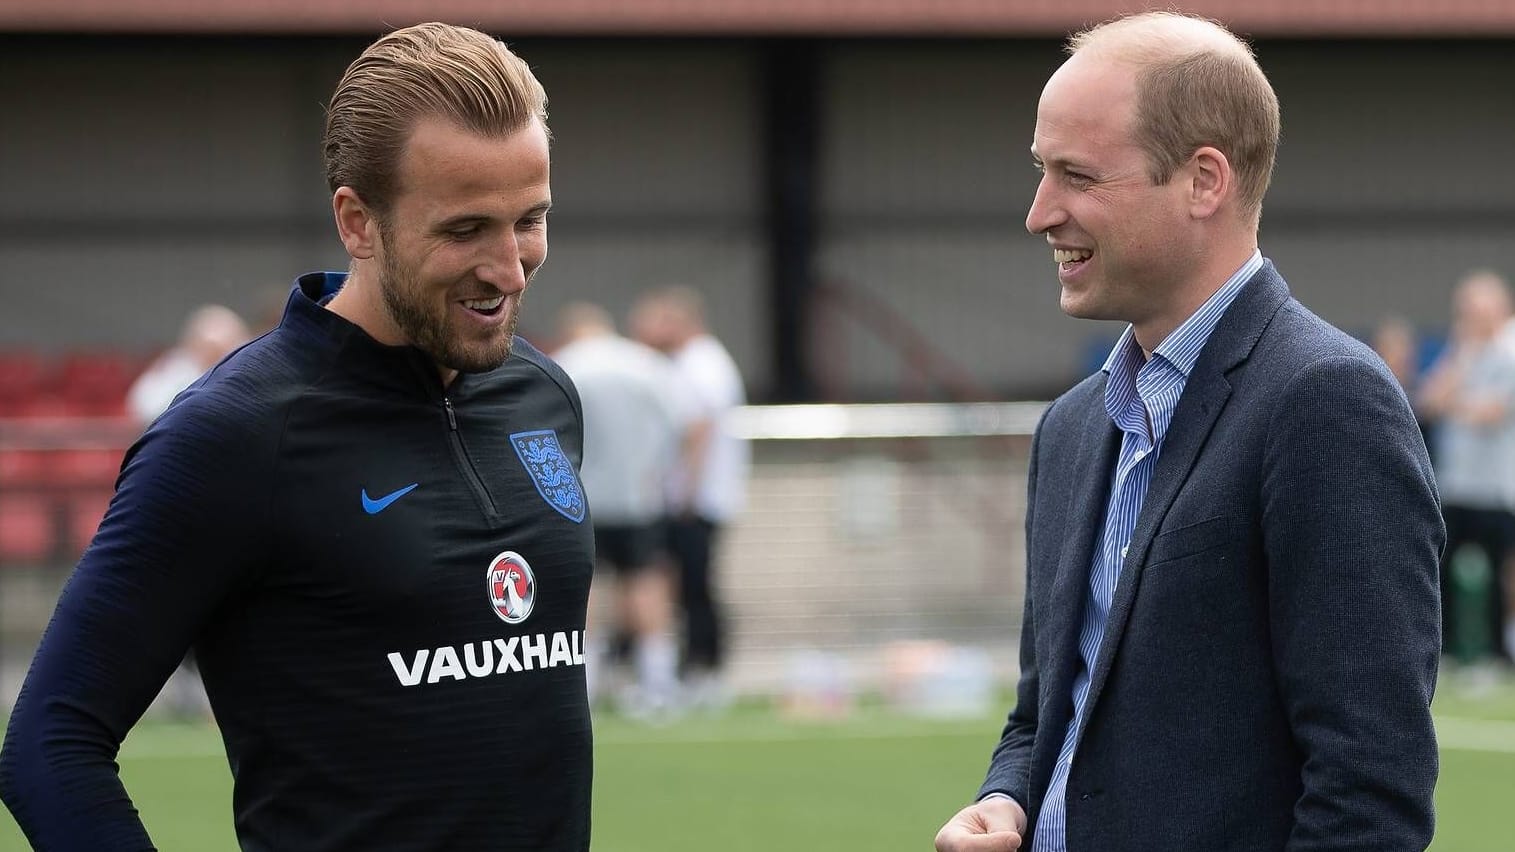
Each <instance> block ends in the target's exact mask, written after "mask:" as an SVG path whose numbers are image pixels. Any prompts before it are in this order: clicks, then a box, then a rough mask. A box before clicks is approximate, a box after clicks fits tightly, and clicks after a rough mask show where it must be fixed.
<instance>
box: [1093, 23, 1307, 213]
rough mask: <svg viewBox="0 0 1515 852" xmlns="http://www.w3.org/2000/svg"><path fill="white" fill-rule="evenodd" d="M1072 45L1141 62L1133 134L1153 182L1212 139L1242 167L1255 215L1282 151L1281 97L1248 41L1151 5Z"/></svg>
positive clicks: (1111, 58) (1241, 179)
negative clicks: (1145, 157) (1153, 10)
mask: <svg viewBox="0 0 1515 852" xmlns="http://www.w3.org/2000/svg"><path fill="white" fill-rule="evenodd" d="M1068 52H1069V53H1070V54H1072V55H1073V56H1074V59H1072V60H1070V62H1074V61H1095V62H1114V63H1121V64H1126V65H1130V66H1131V67H1132V70H1133V71H1134V72H1135V75H1136V110H1135V120H1134V127H1133V128H1132V135H1133V138H1134V140H1135V141H1136V143H1137V144H1138V145H1139V146H1140V147H1141V148H1142V150H1143V151H1145V152H1146V154H1147V158H1148V160H1149V162H1150V164H1151V170H1152V172H1151V177H1152V180H1153V182H1154V183H1157V184H1165V183H1167V182H1168V179H1169V178H1170V177H1172V175H1173V173H1174V171H1175V170H1177V168H1178V167H1179V166H1181V165H1183V164H1184V163H1185V162H1187V161H1188V160H1189V158H1190V157H1192V156H1193V155H1194V152H1195V151H1197V150H1199V149H1200V148H1202V147H1205V146H1210V147H1213V148H1215V149H1216V150H1218V151H1220V152H1221V153H1222V154H1224V155H1225V156H1226V159H1227V160H1228V161H1229V162H1230V164H1231V168H1232V169H1233V170H1234V171H1235V173H1236V177H1237V183H1238V188H1237V199H1238V201H1239V203H1240V206H1241V209H1242V210H1243V211H1244V212H1245V213H1247V214H1248V215H1249V216H1250V217H1251V218H1253V219H1254V220H1255V219H1256V218H1257V217H1258V216H1260V215H1261V212H1262V201H1263V196H1264V195H1265V194H1266V193H1267V191H1268V183H1269V182H1270V181H1271V180H1272V177H1273V161H1274V157H1275V156H1276V154H1277V151H1278V135H1279V114H1278V96H1277V95H1275V94H1274V92H1273V87H1272V85H1270V84H1269V83H1268V78H1267V77H1266V76H1265V75H1264V74H1263V72H1262V68H1260V67H1259V66H1258V64H1257V59H1256V58H1255V57H1254V56H1253V54H1252V49H1251V48H1250V47H1248V46H1247V44H1246V42H1243V41H1242V40H1241V39H1239V38H1237V37H1236V36H1235V35H1233V34H1232V33H1231V32H1230V31H1229V30H1227V29H1225V28H1224V27H1222V26H1220V25H1219V24H1217V23H1215V22H1213V21H1208V20H1205V19H1203V18H1196V17H1191V16H1188V15H1180V14H1177V13H1173V12H1145V13H1142V14H1139V15H1131V16H1129V17H1125V18H1119V19H1116V20H1114V21H1111V22H1109V23H1106V24H1101V25H1100V26H1097V27H1094V28H1093V29H1090V30H1086V31H1084V32H1081V33H1078V34H1077V35H1075V36H1073V37H1072V38H1071V39H1070V40H1069V41H1068Z"/></svg>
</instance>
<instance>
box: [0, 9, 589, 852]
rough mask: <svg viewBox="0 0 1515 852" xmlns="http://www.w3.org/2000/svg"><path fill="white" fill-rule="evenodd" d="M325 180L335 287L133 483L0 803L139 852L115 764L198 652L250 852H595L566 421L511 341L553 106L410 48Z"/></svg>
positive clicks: (222, 375)
mask: <svg viewBox="0 0 1515 852" xmlns="http://www.w3.org/2000/svg"><path fill="white" fill-rule="evenodd" d="M323 151H324V154H325V164H326V176H327V182H328V186H329V188H330V191H331V193H332V196H331V199H332V202H331V203H332V211H333V216H334V219H335V223H336V226H337V233H338V236H339V237H340V239H341V241H342V244H343V246H344V247H345V249H346V251H347V253H348V255H349V257H350V258H351V262H350V266H349V269H348V272H347V273H345V274H343V273H335V272H329V273H320V272H317V273H311V274H308V275H305V276H302V277H301V278H300V279H299V280H298V282H297V283H296V285H295V287H294V289H293V291H292V292H291V293H290V295H289V299H288V305H287V307H286V309H285V313H284V317H283V320H282V321H281V323H280V325H279V327H278V328H277V329H275V330H274V331H272V332H271V333H269V334H267V335H264V336H263V337H260V338H259V339H258V340H257V341H255V342H253V343H251V344H249V345H247V346H245V347H243V348H242V349H240V350H238V351H237V352H236V353H235V354H234V355H232V356H231V357H230V358H227V359H226V360H224V361H222V362H221V363H220V364H219V365H218V366H217V367H216V368H214V370H212V372H211V373H210V374H208V375H207V376H206V377H204V378H203V379H201V380H199V381H198V382H196V383H195V384H194V385H193V386H192V387H191V388H190V389H189V390H187V391H186V392H185V393H184V394H182V395H181V396H179V398H178V399H177V400H176V401H175V402H174V403H173V404H172V405H171V406H170V407H169V409H168V410H167V411H166V412H164V414H163V415H162V416H161V417H159V418H158V419H157V420H156V421H155V422H154V423H153V425H152V426H150V427H149V428H148V430H147V432H146V433H145V435H144V436H143V437H142V438H141V439H140V440H139V441H138V442H137V443H136V444H135V445H134V446H133V447H132V448H131V449H130V451H129V452H128V454H127V458H126V461H125V463H124V467H123V470H122V473H121V476H120V479H119V482H118V487H117V491H116V494H115V498H114V501H113V502H112V504H111V507H110V510H109V511H108V513H107V514H106V517H105V520H104V522H103V523H102V525H101V527H100V530H99V532H98V534H97V535H96V536H95V539H94V542H93V544H92V545H91V546H90V548H89V550H88V551H87V552H86V553H85V555H84V557H83V559H82V560H81V561H80V563H79V565H78V567H77V568H76V569H75V571H74V573H73V576H72V577H71V579H70V580H69V582H68V585H67V587H66V588H65V589H64V591H63V594H62V596H61V597H60V599H59V601H58V606H57V610H56V612H55V613H54V615H53V619H52V622H51V624H50V626H49V627H48V629H47V632H46V634H45V635H44V637H43V640H42V644H41V646H40V647H39V648H38V650H37V654H36V657H35V659H34V660H33V663H32V668H31V671H30V673H29V674H28V675H27V679H26V682H25V685H24V686H23V687H22V689H21V692H20V695H19V697H18V699H17V703H16V707H15V712H14V714H13V715H12V716H11V718H10V723H9V730H8V732H7V734H6V738H5V745H4V750H3V753H0V796H3V798H4V800H5V803H6V804H7V805H8V806H9V807H10V809H11V811H12V813H14V814H15V816H16V821H17V823H18V824H19V825H20V826H21V828H22V830H23V831H25V832H26V835H27V837H28V839H29V840H30V841H31V842H32V843H33V845H35V846H36V847H37V848H39V849H44V850H84V849H88V850H91V851H92V852H108V850H126V849H131V850H139V849H149V848H152V843H151V841H150V840H149V838H148V834H147V831H146V829H145V828H144V826H143V824H142V822H141V820H140V818H139V816H138V814H137V812H136V810H135V809H134V808H133V806H132V802H131V799H130V798H129V796H128V795H127V793H126V791H125V790H124V789H123V787H122V784H121V781H120V778H119V777H118V776H117V767H116V764H115V763H114V758H115V756H116V753H117V750H118V748H119V746H120V744H121V741H122V739H123V738H125V737H126V735H127V732H128V731H129V730H130V729H131V727H132V726H133V724H135V723H136V721H137V719H138V718H139V717H140V716H141V714H142V712H143V710H144V708H145V707H146V706H147V704H148V702H149V701H150V700H151V698H152V697H153V695H154V694H155V693H156V692H157V691H158V689H159V687H161V686H162V684H163V681H164V679H165V678H166V677H168V675H169V674H170V673H171V672H172V671H173V670H174V666H175V665H176V664H177V663H178V662H179V660H180V658H181V657H182V656H183V655H184V653H185V651H186V649H188V648H189V647H191V646H193V647H194V648H195V651H196V656H197V658H198V660H199V664H200V668H201V671H202V673H203V675H204V681H205V685H206V691H207V693H208V695H209V697H210V701H211V704H212V707H213V708H214V711H215V717H216V721H217V723H218V724H219V725H220V728H221V734H222V737H223V740H224V742H225V746H226V751H227V757H228V760H229V763H230V766H231V770H232V775H233V779H234V793H233V809H234V811H235V823H236V830H237V835H238V837H237V839H238V842H239V844H240V846H241V848H242V849H244V850H249V852H255V851H257V852H263V851H264V850H266V852H273V851H274V850H294V849H298V850H305V851H306V852H318V851H319V850H330V852H337V850H341V851H342V852H349V851H350V850H357V849H363V850H369V849H373V850H380V849H395V850H401V849H403V850H413V849H444V848H445V849H458V850H486V849H487V850H535V851H537V852H540V850H553V852H584V850H587V849H588V848H589V816H590V813H589V809H590V781H591V775H592V766H591V761H592V754H591V735H590V714H589V704H588V700H587V696H586V693H585V687H584V669H583V650H582V642H583V630H584V621H585V606H586V603H587V600H588V595H589V583H590V576H591V574H592V571H593V564H592V563H593V553H594V542H593V537H592V533H591V531H590V529H589V527H588V525H587V524H585V523H584V521H585V515H586V507H585V504H584V497H583V493H582V491H581V490H580V487H579V483H578V478H577V476H576V474H575V470H574V467H575V465H576V464H577V462H578V458H579V454H580V448H581V440H582V425H581V418H580V411H579V403H578V398H577V395H576V394H575V392H574V390H573V386H572V383H571V381H570V380H569V379H568V377H567V376H566V375H565V374H564V373H563V372H562V370H561V369H559V368H558V367H557V365H555V364H553V363H552V362H551V361H549V360H548V359H547V358H546V356H544V355H542V354H541V353H540V352H538V351H536V350H535V349H534V348H532V347H531V346H530V344H528V343H526V342H525V341H523V340H521V339H519V338H517V337H515V335H514V329H515V325H516V317H517V313H518V311H519V309H520V305H521V298H522V296H523V294H524V292H525V291H526V288H527V286H528V284H529V282H530V281H531V279H532V276H533V275H534V274H535V272H536V271H537V269H538V268H539V267H540V266H541V264H542V263H543V261H544V260H545V258H546V255H547V226H546V216H547V211H548V208H549V207H550V206H551V192H550V188H549V146H548V131H547V124H546V95H545V93H544V92H543V90H542V87H541V85H540V84H539V83H538V82H537V80H536V78H535V77H534V76H533V75H532V73H531V71H530V69H529V67H528V66H527V65H526V63H525V62H523V61H522V60H521V59H520V58H519V57H517V56H516V55H515V54H513V53H511V52H510V51H509V50H508V49H507V48H506V46H505V45H504V44H503V43H501V42H499V41H497V40H496V39H494V38H492V37H490V36H487V35H485V34H483V33H480V32H478V31H476V30H471V29H466V28H461V27H454V26H449V25H445V24H434V23H433V24H421V25H417V26H413V27H407V28H404V29H401V30H397V31H395V32H393V33H390V34H389V35H386V36H384V37H383V38H380V39H379V40H377V41H376V42H374V43H373V44H372V45H370V46H369V47H368V48H367V49H366V50H364V52H363V53H362V55H361V56H359V57H358V58H357V59H356V60H355V61H354V62H353V63H352V64H351V65H350V66H349V67H348V69H347V71H346V72H345V73H344V75H343V76H342V79H341V81H340V82H339V83H338V85H337V89H336V91H335V93H334V95H333V97H332V100H331V103H330V105H329V107H328V111H327V122H326V130H325V135H324V139H323Z"/></svg>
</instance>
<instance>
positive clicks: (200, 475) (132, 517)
mask: <svg viewBox="0 0 1515 852" xmlns="http://www.w3.org/2000/svg"><path fill="white" fill-rule="evenodd" d="M204 400H205V397H204V396H201V397H200V398H199V400H194V401H186V403H185V404H181V405H178V406H175V407H174V408H173V409H171V410H170V411H169V412H168V413H167V414H166V415H165V416H164V417H163V418H162V419H160V420H159V421H158V422H157V423H156V424H155V425H154V426H153V427H152V428H151V429H149V431H148V432H147V434H145V435H144V436H143V437H142V439H141V440H140V441H138V443H137V444H136V445H135V446H134V447H133V448H132V449H131V450H130V451H129V452H128V454H127V458H126V462H125V464H124V465H123V467H122V472H121V475H120V478H119V479H118V480H117V487H116V494H115V497H114V498H113V499H112V501H111V504H110V508H109V510H108V511H107V512H106V514H105V518H104V519H103V520H102V521H101V525H100V528H99V531H98V532H97V533H96V535H95V538H94V541H93V542H92V543H91V544H90V546H89V548H88V549H87V550H86V551H85V553H84V555H83V557H82V558H81V560H80V562H79V564H78V565H77V566H76V567H75V569H74V572H73V574H72V575H71V576H70V577H69V580H68V582H67V584H66V585H65V586H64V589H63V592H62V594H61V596H60V597H59V600H58V604H57V609H56V610H55V612H54V613H53V616H52V620H51V621H50V623H49V624H48V627H47V630H46V632H45V633H44V634H43V636H42V641H41V645H40V646H39V648H38V649H37V654H36V657H35V658H34V659H33V661H32V665H31V670H30V671H29V672H28V674H27V677H26V681H25V683H24V684H23V686H22V688H21V692H20V694H19V695H18V697H17V700H16V707H15V711H14V713H13V714H12V715H11V718H10V723H9V727H8V729H7V731H6V736H5V744H4V748H3V752H0V797H3V798H4V801H5V804H6V805H7V806H9V808H10V809H11V812H12V813H13V814H14V815H15V817H16V822H17V823H18V824H19V825H20V826H21V829H22V830H23V831H24V832H25V833H26V836H27V839H28V840H30V841H31V843H32V845H33V846H34V847H35V848H36V849H39V850H70V851H71V850H81V849H88V850H91V852H115V850H141V849H151V848H153V847H152V843H151V841H150V840H149V839H148V835H147V832H146V831H145V830H144V828H143V826H142V823H141V821H140V820H139V818H138V816H137V812H136V809H135V808H134V807H133V805H132V802H131V799H130V797H129V796H128V795H127V793H126V790H125V789H124V788H123V786H122V784H121V781H120V778H119V777H118V774H117V766H116V763H115V758H116V753H117V750H118V749H119V747H120V744H121V741H122V739H123V738H125V736H126V734H127V732H128V731H129V730H130V729H131V727H132V725H133V724H135V723H136V721H137V720H138V718H140V717H141V715H142V713H143V711H144V710H146V709H147V706H148V705H149V704H150V703H151V701H152V700H153V698H154V697H155V696H156V695H157V693H158V691H159V690H160V688H161V687H162V686H163V683H164V682H165V681H166V680H167V678H168V676H169V675H171V674H172V673H173V671H174V669H175V667H176V666H177V665H178V664H179V662H180V660H181V659H182V658H183V656H184V654H185V652H186V651H187V650H188V649H189V647H190V646H191V644H192V643H193V641H194V639H195V637H196V635H197V634H198V633H199V631H200V630H201V628H202V626H203V625H204V624H205V623H206V622H207V620H208V619H209V618H210V617H211V614H212V613H213V612H214V610H215V609H216V608H217V607H218V606H219V605H220V604H221V603H222V602H223V601H224V600H225V599H226V598H227V596H228V595H229V594H230V593H231V592H232V591H233V590H234V589H235V588H236V587H237V585H238V584H239V583H241V582H244V581H245V580H246V578H247V575H248V566H250V565H252V564H254V561H255V559H256V552H257V549H258V548H259V547H261V546H262V544H261V540H262V539H265V538H267V535H268V531H267V529H266V527H265V524H266V521H267V513H268V505H267V503H268V499H267V495H268V493H269V492H270V486H269V484H268V482H269V480H270V478H271V476H272V470H271V465H269V464H267V463H266V459H264V458H260V456H259V453H258V452H257V449H256V447H255V441H254V438H253V434H254V431H255V429H256V427H255V426H252V425H250V424H253V423H256V422H258V419H259V418H258V414H259V412H256V411H252V410H248V409H246V408H245V407H244V406H239V405H237V404H229V405H228V404H224V403H212V402H207V401H204Z"/></svg>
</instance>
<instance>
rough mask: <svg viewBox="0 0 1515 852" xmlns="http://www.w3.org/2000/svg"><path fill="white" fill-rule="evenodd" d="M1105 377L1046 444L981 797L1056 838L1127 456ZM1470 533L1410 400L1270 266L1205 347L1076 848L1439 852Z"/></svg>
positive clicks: (1106, 696)
mask: <svg viewBox="0 0 1515 852" xmlns="http://www.w3.org/2000/svg"><path fill="white" fill-rule="evenodd" d="M1105 381H1106V377H1105V375H1104V373H1102V372H1101V373H1097V374H1095V375H1094V376H1092V377H1090V378H1088V379H1086V380H1084V381H1083V382H1082V383H1080V384H1079V385H1078V386H1077V387H1075V388H1073V389H1072V390H1071V391H1069V392H1068V393H1066V394H1064V395H1063V396H1062V397H1060V398H1059V399H1057V400H1056V401H1055V402H1054V403H1053V404H1052V405H1051V406H1049V408H1048V410H1047V412H1046V413H1045V414H1044V415H1043V417H1042V422H1041V424H1040V425H1039V426H1038V427H1037V432H1036V437H1035V439H1034V441H1033V443H1032V451H1031V466H1030V476H1029V485H1028V490H1029V499H1028V501H1027V509H1026V544H1027V569H1026V570H1027V579H1026V603H1025V618H1024V623H1023V627H1022V634H1021V650H1020V662H1021V675H1020V682H1019V686H1018V690H1017V704H1016V707H1015V709H1014V710H1013V711H1012V712H1011V713H1010V717H1009V721H1008V723H1007V724H1006V726H1005V729H1004V733H1003V735H1002V737H1001V740H1000V743H999V746H998V747H997V748H996V749H995V752H994V756H993V760H992V762H991V765H990V768H989V775H988V778H987V780H986V781H985V783H984V786H983V788H982V790H981V791H980V795H983V794H987V793H989V792H1003V793H1006V794H1008V795H1010V796H1012V797H1013V798H1015V799H1016V800H1017V801H1019V802H1020V803H1022V805H1024V806H1025V808H1026V812H1027V815H1028V817H1029V819H1030V824H1031V829H1030V830H1034V827H1035V825H1036V821H1037V815H1038V813H1039V811H1040V808H1041V803H1042V799H1043V796H1044V795H1045V793H1046V789H1047V785H1048V783H1049V781H1050V779H1051V777H1052V769H1053V764H1054V762H1055V761H1056V760H1057V754H1058V750H1059V748H1060V746H1061V745H1062V742H1063V736H1064V732H1065V731H1066V728H1067V725H1068V722H1069V720H1070V719H1071V717H1072V712H1073V701H1072V691H1073V680H1074V676H1075V674H1076V672H1077V668H1078V665H1079V662H1078V659H1079V657H1078V639H1077V637H1078V631H1079V628H1080V626H1081V624H1082V622H1083V616H1084V599H1085V596H1086V594H1087V587H1088V582H1089V574H1090V569H1091V565H1092V564H1093V553H1094V545H1095V540H1096V537H1097V535H1098V532H1099V530H1100V528H1101V524H1102V523H1103V516H1104V511H1105V504H1106V501H1107V499H1108V496H1109V491H1110V480H1111V475H1112V471H1113V469H1114V463H1115V459H1116V456H1117V454H1118V451H1119V445H1120V432H1119V431H1118V430H1117V429H1116V427H1115V426H1114V424H1113V423H1112V422H1111V421H1110V418H1109V416H1108V415H1107V414H1106V412H1105V407H1104V396H1105ZM1445 540H1446V534H1445V528H1444V527H1443V525H1442V520H1441V513H1440V509H1439V505H1438V500H1437V494H1436V488H1435V484H1434V482H1433V479H1432V474H1431V466H1430V463H1429V461H1428V460H1427V457H1426V450H1425V444H1424V442H1423V441H1422V439H1421V436H1420V432H1419V430H1418V429H1417V427H1416V425H1415V418H1414V416H1413V415H1412V414H1411V411H1410V406H1409V403H1408V401H1407V400H1406V399H1405V395H1404V393H1403V391H1401V389H1400V388H1399V385H1398V384H1397V383H1396V382H1395V380H1394V378H1393V376H1392V375H1391V374H1390V373H1389V371H1388V369H1387V368H1386V367H1385V366H1384V365H1383V362H1382V361H1381V360H1379V358H1378V357H1377V356H1376V355H1374V354H1373V352H1372V351H1370V350H1369V349H1368V348H1367V347H1365V346H1363V345H1362V344H1361V343H1359V342H1358V341H1356V340H1353V339H1352V338H1350V337H1349V336H1348V335H1346V334H1344V333H1342V332H1341V331H1339V330H1337V329H1335V328H1333V327H1332V326H1330V325H1329V324H1327V323H1326V322H1325V321H1324V320H1322V319H1320V318H1319V317H1317V316H1315V315H1314V314H1312V313H1310V311H1308V310H1306V309H1305V308H1304V306H1302V305H1301V304H1300V303H1299V302H1297V301H1295V300H1294V299H1293V298H1292V297H1291V296H1290V295H1289V290H1288V287H1287V286H1286V285H1285V283H1284V281H1283V279H1282V278H1281V277H1279V275H1278V273H1277V271H1276V270H1275V269H1274V268H1273V265H1272V264H1271V263H1265V264H1264V266H1263V268H1262V269H1261V270H1260V271H1258V272H1257V273H1256V275H1254V276H1253V277H1252V278H1251V279H1250V280H1249V281H1248V283H1247V284H1246V285H1245V286H1244V287H1243V288H1242V290H1241V292H1240V293H1239V294H1238V295H1237V297H1236V299H1235V301H1234V302H1233V303H1232V304H1231V306H1230V307H1229V308H1228V309H1227V311H1226V313H1225V315H1224V316H1223V317H1222V318H1221V320H1220V322H1219V324H1218V325H1217V326H1216V328H1215V331H1214V332H1213V334H1212V335H1211V337H1210V339H1209V341H1208V342H1207V343H1206V345H1205V348H1204V350H1203V351H1202V352H1201V353H1200V356H1199V360H1198V361H1197V362H1196V364H1195V365H1194V369H1193V372H1192V373H1191V374H1190V376H1189V379H1188V384H1187V385H1186V386H1185V388H1184V393H1183V396H1182V397H1181V398H1180V400H1179V403H1178V408H1177V410H1176V411H1175V413H1174V416H1173V420H1172V424H1171V425H1170V426H1169V429H1168V433H1167V436H1166V438H1165V439H1164V441H1163V444H1162V449H1161V454H1160V455H1159V457H1158V460H1157V467H1156V469H1155V470H1154V471H1153V475H1152V480H1151V484H1150V486H1149V488H1148V490H1147V495H1146V499H1145V501H1144V502H1143V505H1142V509H1141V514H1140V516H1139V517H1138V519H1137V523H1136V530H1135V533H1134V534H1133V536H1132V539H1131V542H1130V546H1129V549H1128V551H1127V554H1126V558H1125V562H1124V564H1123V565H1122V568H1121V574H1120V580H1119V582H1118V584H1117V586H1116V589H1115V596H1114V601H1113V603H1112V605H1111V610H1110V616H1109V621H1108V623H1107V625H1106V629H1105V636H1104V642H1103V644H1102V646H1101V648H1100V652H1099V658H1098V659H1097V660H1096V662H1095V666H1094V671H1093V673H1092V682H1091V686H1090V693H1089V700H1088V704H1087V707H1086V711H1085V719H1084V723H1083V724H1084V729H1083V731H1082V733H1081V736H1080V742H1079V747H1078V751H1077V752H1076V754H1075V756H1074V760H1073V768H1072V771H1071V773H1070V775H1069V778H1068V787H1067V839H1068V850H1069V852H1121V850H1164V852H1171V850H1196V852H1244V850H1245V852H1251V850H1258V852H1261V850H1298V851H1299V852H1304V850H1326V849H1329V850H1364V852H1367V850H1372V852H1392V850H1423V849H1425V847H1426V846H1427V845H1428V844H1429V843H1430V840H1431V832H1432V826H1433V814H1432V791H1433V789H1434V787H1435V783H1436V774H1437V752H1436V740H1435V732H1434V731H1433V729H1432V726H1431V712H1430V703H1431V694H1432V691H1433V689H1434V687H1435V680H1436V666H1437V660H1438V658H1439V655H1440V648H1441V635H1440V598H1439V590H1438V585H1437V582H1438V581H1437V576H1438V575H1437V560H1438V558H1439V556H1440V554H1441V550H1442V547H1443V545H1444V543H1445ZM1030 830H1028V832H1027V834H1026V837H1027V844H1026V846H1025V847H1024V848H1026V849H1029V848H1030V843H1029V838H1030V837H1031V833H1030Z"/></svg>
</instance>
